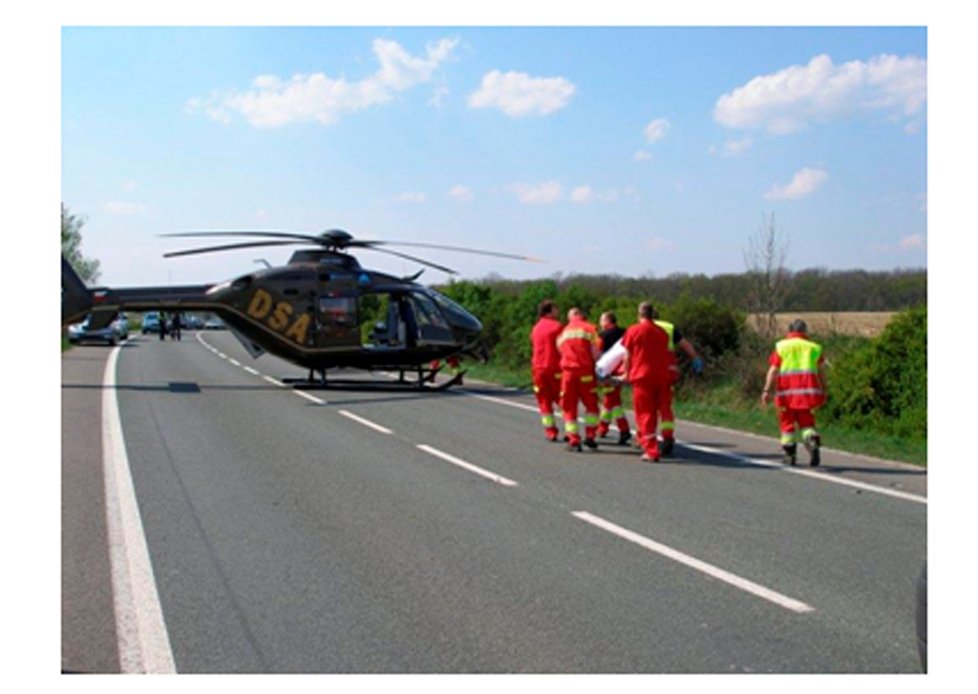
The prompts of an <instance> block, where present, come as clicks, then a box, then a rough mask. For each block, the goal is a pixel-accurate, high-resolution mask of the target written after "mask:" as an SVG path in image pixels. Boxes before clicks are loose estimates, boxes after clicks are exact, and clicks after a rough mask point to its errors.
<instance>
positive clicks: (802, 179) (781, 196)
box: [764, 167, 829, 200]
mask: <svg viewBox="0 0 978 694" xmlns="http://www.w3.org/2000/svg"><path fill="white" fill-rule="evenodd" d="M828 177H829V175H828V173H826V172H825V171H823V170H821V169H811V168H808V167H805V168H804V169H801V170H800V171H798V172H797V173H796V174H795V175H794V177H793V178H792V179H791V182H790V183H788V184H786V185H775V186H772V187H771V189H770V190H768V191H767V192H766V193H764V199H765V200H797V199H799V198H803V197H805V196H807V195H811V194H812V193H814V192H815V191H816V190H817V189H818V187H819V186H821V185H822V184H823V183H825V181H826V180H827V179H828Z"/></svg>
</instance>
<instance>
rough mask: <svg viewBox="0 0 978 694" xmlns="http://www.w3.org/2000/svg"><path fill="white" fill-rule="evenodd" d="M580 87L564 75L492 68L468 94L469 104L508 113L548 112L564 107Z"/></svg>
mask: <svg viewBox="0 0 978 694" xmlns="http://www.w3.org/2000/svg"><path fill="white" fill-rule="evenodd" d="M576 91H577V87H575V86H574V85H573V84H572V83H571V82H570V81H568V80H566V79H564V78H563V77H531V76H530V75H528V74H526V73H525V72H506V73H503V72H500V71H499V70H493V71H492V72H488V73H486V74H485V75H483V77H482V84H481V85H480V86H479V89H477V90H476V91H474V92H473V93H472V94H471V95H470V96H469V107H470V108H498V109H499V110H500V111H502V112H503V113H505V114H506V115H507V116H513V117H520V116H529V115H539V116H545V115H547V114H550V113H553V112H554V111H557V110H559V109H562V108H564V107H565V106H566V105H567V103H568V102H569V101H570V98H571V97H572V96H573V95H574V93H575V92H576Z"/></svg>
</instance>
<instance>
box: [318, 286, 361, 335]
mask: <svg viewBox="0 0 978 694" xmlns="http://www.w3.org/2000/svg"><path fill="white" fill-rule="evenodd" d="M317 308H318V311H317V314H318V321H317V322H318V325H319V330H318V339H317V341H316V344H317V345H318V346H319V347H352V346H358V345H359V344H360V323H359V320H358V319H357V300H356V297H348V296H321V297H319V301H318V302H317Z"/></svg>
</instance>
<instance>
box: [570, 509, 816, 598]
mask: <svg viewBox="0 0 978 694" xmlns="http://www.w3.org/2000/svg"><path fill="white" fill-rule="evenodd" d="M572 515H573V516H574V517H575V518H578V519H580V520H582V521H584V522H585V523H590V524H591V525H594V526H596V527H598V528H601V529H602V530H605V531H607V532H609V533H612V534H613V535H617V536H618V537H620V538H622V539H625V540H628V541H629V542H633V543H635V544H636V545H638V546H640V547H643V548H645V549H647V550H649V551H650V552H655V553H656V554H660V555H662V556H664V557H666V558H668V559H672V560H673V561H677V562H679V563H680V564H684V565H686V566H688V567H690V568H692V569H696V570H697V571H700V572H702V573H705V574H706V575H707V576H711V577H712V578H715V579H717V580H719V581H723V582H724V583H728V584H730V585H732V586H734V587H735V588H739V589H740V590H743V591H746V592H748V593H751V594H753V595H756V596H757V597H759V598H763V599H765V600H767V601H769V602H773V603H774V604H775V605H779V606H780V607H783V608H785V609H786V610H791V611H792V612H797V613H805V612H813V611H814V610H815V608H814V607H811V606H810V605H806V604H805V603H803V602H800V601H798V600H795V599H794V598H789V597H788V596H786V595H782V594H781V593H777V592H775V591H773V590H771V589H770V588H765V587H764V586H762V585H759V584H757V583H754V582H753V581H748V580H747V579H746V578H741V577H740V576H737V575H735V574H732V573H730V572H729V571H724V570H723V569H719V568H717V567H715V566H713V565H712V564H707V563H706V562H704V561H700V560H699V559H696V558H695V557H691V556H689V555H688V554H684V553H682V552H680V551H678V550H675V549H673V548H672V547H668V546H666V545H663V544H661V543H659V542H656V541H655V540H651V539H649V538H647V537H645V536H643V535H639V534H638V533H636V532H632V531H631V530H628V529H627V528H623V527H621V526H620V525H615V524H614V523H612V522H610V521H607V520H605V519H603V518H599V517H598V516H595V515H592V514H590V513H588V512H586V511H575V512H574V513H573V514H572Z"/></svg>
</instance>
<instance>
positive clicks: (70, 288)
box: [61, 255, 95, 325]
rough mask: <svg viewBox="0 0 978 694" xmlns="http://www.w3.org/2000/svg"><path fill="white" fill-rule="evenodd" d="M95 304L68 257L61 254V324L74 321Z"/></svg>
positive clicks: (83, 315) (79, 318)
mask: <svg viewBox="0 0 978 694" xmlns="http://www.w3.org/2000/svg"><path fill="white" fill-rule="evenodd" d="M94 304H95V300H94V298H93V295H92V292H91V290H89V289H88V287H86V286H85V283H84V282H83V281H82V278H81V277H79V276H78V273H77V272H75V268H73V267H72V266H71V263H69V262H68V259H67V258H65V257H64V256H63V255H62V256H61V324H62V325H67V324H69V323H75V322H77V321H79V320H81V319H82V318H84V317H85V314H86V313H88V312H89V311H90V310H91V308H92V306H93V305H94Z"/></svg>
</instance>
